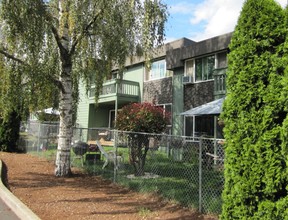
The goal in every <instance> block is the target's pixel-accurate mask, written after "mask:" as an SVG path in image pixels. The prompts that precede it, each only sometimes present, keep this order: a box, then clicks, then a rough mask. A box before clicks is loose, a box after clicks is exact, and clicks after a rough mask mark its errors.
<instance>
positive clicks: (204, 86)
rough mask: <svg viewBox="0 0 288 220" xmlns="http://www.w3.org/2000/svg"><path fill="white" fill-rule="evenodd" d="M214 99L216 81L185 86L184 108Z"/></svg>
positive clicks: (187, 108)
mask: <svg viewBox="0 0 288 220" xmlns="http://www.w3.org/2000/svg"><path fill="white" fill-rule="evenodd" d="M213 100H214V81H207V82H201V83H194V84H187V85H185V86H184V110H185V111H187V110H189V109H191V108H195V107H197V106H200V105H203V104H205V103H207V102H211V101H213Z"/></svg>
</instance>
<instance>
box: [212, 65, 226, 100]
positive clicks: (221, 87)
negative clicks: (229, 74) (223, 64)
mask: <svg viewBox="0 0 288 220" xmlns="http://www.w3.org/2000/svg"><path fill="white" fill-rule="evenodd" d="M226 70H227V68H221V69H215V70H214V73H213V76H214V96H215V98H221V97H223V96H225V94H226Z"/></svg>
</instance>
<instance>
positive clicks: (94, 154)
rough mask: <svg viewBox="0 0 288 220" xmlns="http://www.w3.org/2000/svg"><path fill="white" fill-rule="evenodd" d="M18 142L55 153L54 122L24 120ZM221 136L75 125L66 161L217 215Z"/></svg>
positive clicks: (39, 151) (33, 150)
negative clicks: (155, 132) (173, 134)
mask: <svg viewBox="0 0 288 220" xmlns="http://www.w3.org/2000/svg"><path fill="white" fill-rule="evenodd" d="M21 130H22V133H21V134H22V135H21V138H20V145H21V146H23V147H24V148H25V149H26V151H27V152H30V153H37V154H45V156H48V157H50V158H51V159H54V160H55V158H56V149H57V134H58V124H48V123H45V124H39V123H29V124H26V125H25V126H24V125H23V127H22V129H21ZM222 141H223V140H220V139H214V138H206V137H197V138H192V137H185V136H172V135H166V134H148V133H135V132H124V131H117V130H109V129H106V128H95V129H84V128H74V130H73V138H72V140H71V143H72V149H71V166H80V167H83V169H86V170H87V171H88V172H89V173H91V174H93V175H102V176H103V177H104V178H107V179H111V180H113V181H114V182H117V183H119V184H121V185H124V186H127V187H129V188H131V189H134V190H137V191H139V192H148V193H156V194H158V195H160V196H161V197H163V198H166V199H169V200H171V201H173V202H176V203H179V204H181V205H184V206H186V207H189V208H194V209H198V210H199V211H200V212H201V213H213V214H219V213H220V212H221V206H222V199H221V194H222V190H223V185H224V175H223V172H224V168H223V162H224V149H223V145H222Z"/></svg>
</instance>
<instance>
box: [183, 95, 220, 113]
mask: <svg viewBox="0 0 288 220" xmlns="http://www.w3.org/2000/svg"><path fill="white" fill-rule="evenodd" d="M224 99H225V98H221V99H217V100H215V101H212V102H208V103H206V104H204V105H200V106H198V107H195V108H191V109H190V110H188V111H186V112H182V113H180V115H185V116H193V115H196V116H197V115H219V114H220V113H221V112H222V105H223V101H224Z"/></svg>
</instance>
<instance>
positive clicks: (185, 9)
mask: <svg viewBox="0 0 288 220" xmlns="http://www.w3.org/2000/svg"><path fill="white" fill-rule="evenodd" d="M194 6H195V4H191V3H187V2H178V3H177V4H173V5H171V7H170V8H169V12H170V13H171V14H191V8H193V7H194Z"/></svg>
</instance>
